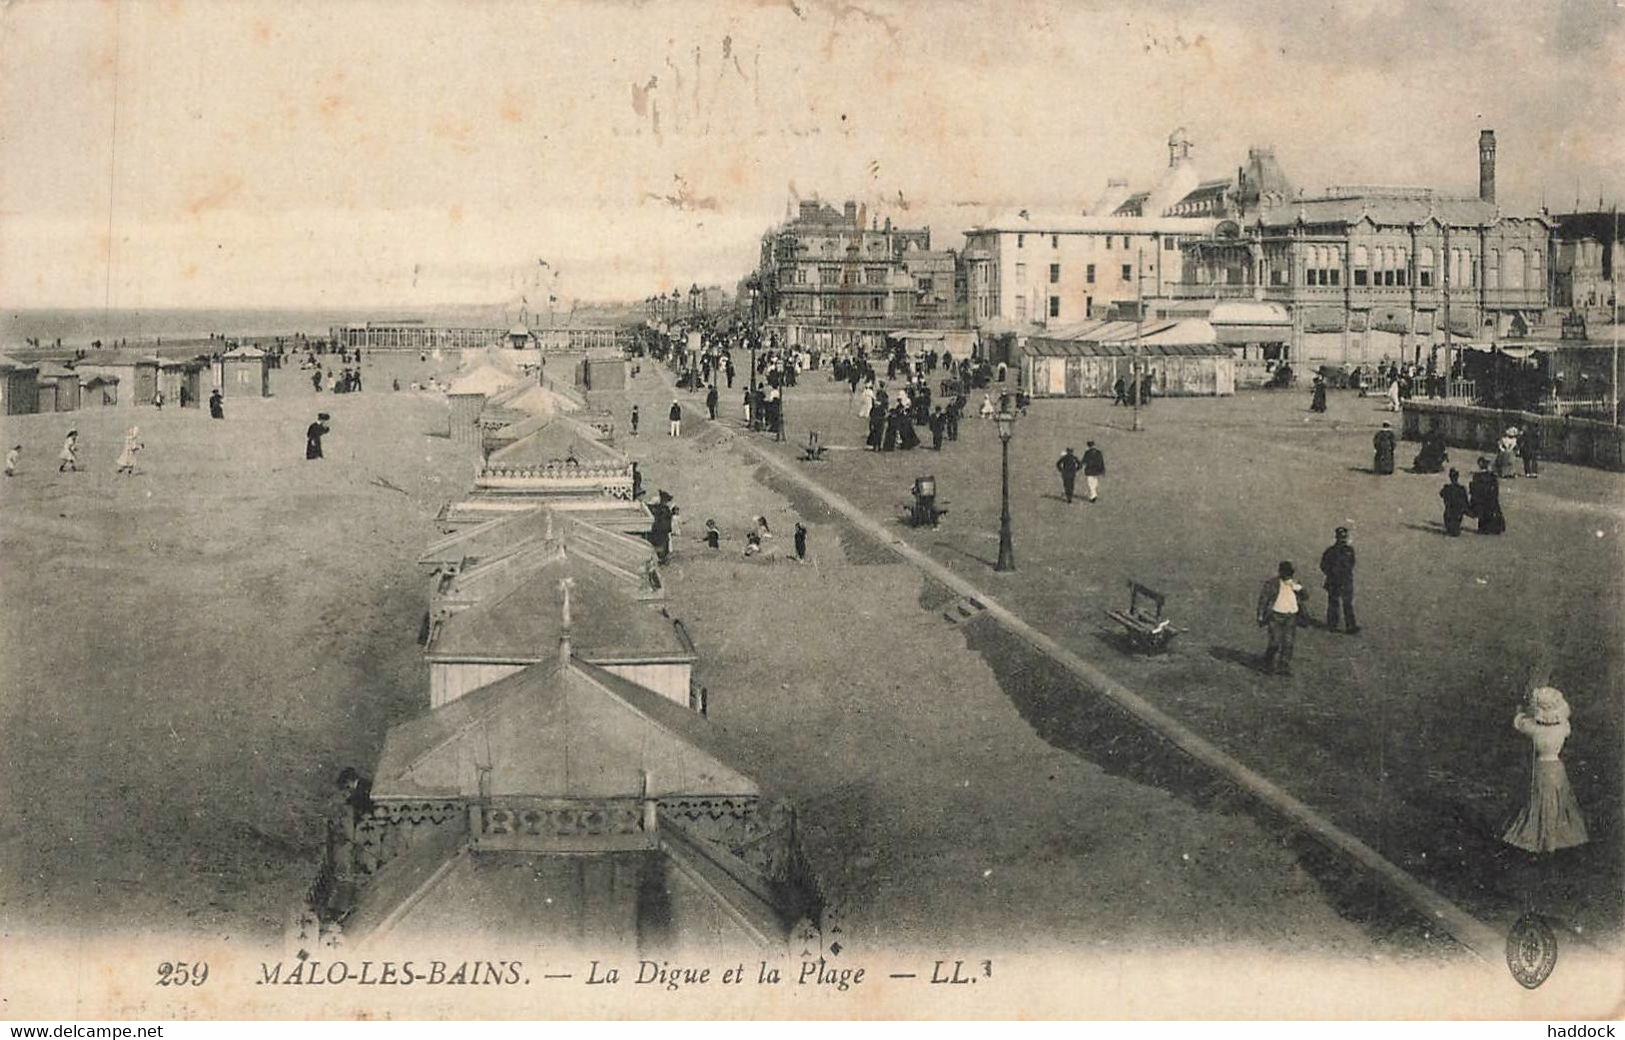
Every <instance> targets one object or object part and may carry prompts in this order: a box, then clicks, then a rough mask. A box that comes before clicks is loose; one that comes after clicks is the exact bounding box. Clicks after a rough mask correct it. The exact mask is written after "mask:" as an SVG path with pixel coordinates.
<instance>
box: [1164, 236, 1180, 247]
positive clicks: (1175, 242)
mask: <svg viewBox="0 0 1625 1040" xmlns="http://www.w3.org/2000/svg"><path fill="white" fill-rule="evenodd" d="M1162 248H1164V249H1178V248H1179V239H1177V238H1175V237H1174V236H1172V235H1163V236H1162Z"/></svg>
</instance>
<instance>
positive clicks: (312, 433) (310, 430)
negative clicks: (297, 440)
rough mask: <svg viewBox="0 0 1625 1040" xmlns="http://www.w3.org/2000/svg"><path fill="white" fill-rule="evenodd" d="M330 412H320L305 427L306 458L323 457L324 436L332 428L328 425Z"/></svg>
mask: <svg viewBox="0 0 1625 1040" xmlns="http://www.w3.org/2000/svg"><path fill="white" fill-rule="evenodd" d="M327 420H328V414H327V413H326V412H320V413H318V414H317V416H316V421H315V422H313V423H311V424H310V425H309V426H307V427H305V458H306V459H319V458H321V457H322V437H323V436H325V435H326V434H327V432H328V430H329V429H330V427H329V426H328V425H327Z"/></svg>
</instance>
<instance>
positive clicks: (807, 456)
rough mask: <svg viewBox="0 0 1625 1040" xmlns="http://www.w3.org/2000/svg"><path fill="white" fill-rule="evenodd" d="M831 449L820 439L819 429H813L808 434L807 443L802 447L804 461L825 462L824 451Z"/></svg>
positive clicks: (802, 459)
mask: <svg viewBox="0 0 1625 1040" xmlns="http://www.w3.org/2000/svg"><path fill="white" fill-rule="evenodd" d="M828 450H829V449H828V448H826V447H824V446H823V445H822V444H820V443H819V441H818V431H817V430H813V431H812V432H811V433H809V434H807V443H806V444H805V445H804V446H803V447H802V449H801V461H802V462H823V461H824V452H826V451H828Z"/></svg>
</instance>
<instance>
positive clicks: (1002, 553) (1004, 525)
mask: <svg viewBox="0 0 1625 1040" xmlns="http://www.w3.org/2000/svg"><path fill="white" fill-rule="evenodd" d="M993 420H994V422H995V423H997V424H998V428H999V445H1000V447H1001V449H1002V451H1003V458H1004V466H1003V494H1004V505H1003V508H1002V509H1001V510H1000V512H999V562H998V563H997V564H995V565H994V567H993V569H994V570H995V571H1013V570H1015V569H1016V549H1015V546H1014V545H1013V544H1012V543H1011V540H1010V435H1011V434H1013V433H1015V430H1016V412H1015V409H1014V408H1011V407H1010V395H1009V394H1008V393H1005V394H1000V395H999V412H998V414H997V415H995V416H994V417H993Z"/></svg>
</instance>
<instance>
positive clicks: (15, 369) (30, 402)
mask: <svg viewBox="0 0 1625 1040" xmlns="http://www.w3.org/2000/svg"><path fill="white" fill-rule="evenodd" d="M37 411H39V366H37V365H27V364H24V363H23V362H21V361H18V360H16V359H15V358H9V357H5V356H4V355H0V414H4V415H33V414H34V413H35V412H37Z"/></svg>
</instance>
